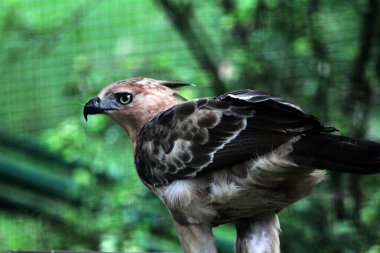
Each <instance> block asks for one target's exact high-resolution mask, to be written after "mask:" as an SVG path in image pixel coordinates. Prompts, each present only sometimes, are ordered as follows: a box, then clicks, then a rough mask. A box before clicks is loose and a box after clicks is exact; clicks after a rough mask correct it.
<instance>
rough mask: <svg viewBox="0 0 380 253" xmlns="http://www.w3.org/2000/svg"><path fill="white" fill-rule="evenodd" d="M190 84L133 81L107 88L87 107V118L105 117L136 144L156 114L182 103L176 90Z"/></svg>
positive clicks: (146, 79) (121, 82)
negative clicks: (118, 126)
mask: <svg viewBox="0 0 380 253" xmlns="http://www.w3.org/2000/svg"><path fill="white" fill-rule="evenodd" d="M187 85H190V84H187V83H180V82H168V81H160V80H154V79H149V78H133V79H128V80H123V81H118V82H115V83H112V84H110V85H108V86H106V87H105V88H104V89H103V90H101V91H100V92H99V94H98V95H97V96H96V97H95V98H92V99H90V100H89V101H88V102H87V103H86V104H85V106H84V109H83V116H84V118H85V119H86V120H87V116H88V115H92V114H105V115H107V116H109V117H110V118H112V119H113V120H114V121H116V122H117V123H118V124H119V125H120V126H121V127H123V128H124V129H125V130H126V131H127V133H128V135H129V136H130V138H131V140H132V142H133V143H134V142H135V141H136V138H137V135H138V132H139V131H140V129H141V128H142V126H143V125H144V124H145V123H146V122H147V121H149V120H150V119H151V118H152V117H153V116H154V115H155V114H156V113H158V112H160V111H163V110H165V109H167V108H169V107H171V106H173V105H175V104H177V103H178V101H177V100H176V96H177V97H180V98H181V96H179V95H178V94H177V92H176V91H175V90H173V88H178V87H182V86H187Z"/></svg>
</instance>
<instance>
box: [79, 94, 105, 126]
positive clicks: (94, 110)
mask: <svg viewBox="0 0 380 253" xmlns="http://www.w3.org/2000/svg"><path fill="white" fill-rule="evenodd" d="M103 111H104V110H103V108H101V106H100V98H98V97H96V98H93V99H90V100H89V101H88V102H87V103H86V104H85V105H84V108H83V116H84V119H85V120H86V121H87V115H93V114H99V113H102V112H103Z"/></svg>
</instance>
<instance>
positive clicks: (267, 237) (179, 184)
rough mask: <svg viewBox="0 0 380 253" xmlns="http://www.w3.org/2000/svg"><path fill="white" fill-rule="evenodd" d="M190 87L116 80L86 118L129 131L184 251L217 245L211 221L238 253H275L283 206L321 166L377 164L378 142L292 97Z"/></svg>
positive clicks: (349, 168)
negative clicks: (207, 92)
mask: <svg viewBox="0 0 380 253" xmlns="http://www.w3.org/2000/svg"><path fill="white" fill-rule="evenodd" d="M187 85H189V84H187V83H181V82H170V81H160V80H154V79H149V78H132V79H127V80H123V81H118V82H115V83H113V84H110V85H109V86H107V87H105V88H104V89H103V90H101V91H100V93H99V94H98V95H97V96H96V97H95V98H92V99H90V100H89V101H88V102H87V103H86V104H85V106H84V109H83V114H84V117H85V119H86V120H87V116H88V115H92V114H105V115H107V116H109V117H110V118H111V119H113V120H114V121H115V122H117V123H118V124H119V125H120V126H121V127H122V128H123V129H124V130H125V131H126V132H127V134H128V136H129V138H130V140H131V143H132V146H133V152H134V160H135V165H136V170H137V174H138V176H139V178H140V179H141V181H142V182H143V183H144V185H145V186H146V187H148V188H149V190H151V191H152V192H153V193H155V194H156V195H157V197H158V198H159V199H160V200H161V201H162V202H163V203H164V204H165V206H166V207H167V209H168V210H169V212H170V214H171V216H172V218H173V221H174V224H175V226H176V230H177V234H178V238H179V241H180V243H181V245H182V247H183V249H184V251H185V252H186V253H199V252H209V253H213V252H217V248H216V245H215V240H214V236H213V233H212V228H213V227H215V226H218V225H220V224H224V223H232V224H235V226H236V231H237V238H236V243H235V252H237V253H248V252H256V253H278V252H280V241H279V229H280V225H279V219H278V215H279V213H280V212H281V210H283V209H284V208H286V207H288V206H289V205H291V204H293V203H294V202H296V201H298V200H299V199H301V198H303V197H305V196H306V195H308V194H309V193H310V192H311V190H312V189H313V187H314V186H315V185H316V184H317V183H318V182H320V181H321V180H322V179H323V177H324V174H325V170H331V171H337V172H346V173H357V174H371V173H377V172H379V171H380V144H378V143H376V142H372V141H368V140H363V139H357V138H352V137H346V136H340V135H335V134H334V133H333V132H335V131H336V129H335V128H333V127H330V126H326V125H324V124H323V123H322V122H321V121H320V120H319V119H318V118H317V117H315V116H313V115H310V114H307V113H305V112H304V111H303V110H302V109H301V108H300V107H299V106H298V105H296V104H294V103H291V102H289V101H286V100H284V99H281V98H278V97H274V96H271V95H269V94H266V93H263V92H258V91H255V90H250V89H245V90H238V91H234V92H228V93H225V94H223V95H220V96H217V97H212V98H199V99H193V100H186V99H185V98H183V97H182V96H181V95H180V94H179V93H178V92H177V91H176V90H174V89H175V88H179V87H183V86H187ZM181 100H182V101H181ZM179 101H181V102H179Z"/></svg>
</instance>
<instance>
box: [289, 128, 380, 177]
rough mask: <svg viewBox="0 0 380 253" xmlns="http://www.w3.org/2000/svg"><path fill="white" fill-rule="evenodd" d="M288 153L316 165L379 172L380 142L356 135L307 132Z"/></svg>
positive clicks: (351, 170) (360, 171)
mask: <svg viewBox="0 0 380 253" xmlns="http://www.w3.org/2000/svg"><path fill="white" fill-rule="evenodd" d="M289 155H290V157H291V158H292V159H293V161H294V162H296V163H297V164H300V165H303V166H309V167H313V168H321V169H327V170H331V171H339V172H348V173H357V174H371V173H378V172H380V144H379V143H376V142H373V141H367V140H362V139H357V138H351V137H346V136H338V135H332V134H311V135H305V136H302V137H301V139H300V140H299V141H298V142H296V143H295V144H294V147H293V151H292V152H291V153H290V154H289Z"/></svg>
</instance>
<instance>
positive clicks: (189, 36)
mask: <svg viewBox="0 0 380 253" xmlns="http://www.w3.org/2000/svg"><path fill="white" fill-rule="evenodd" d="M157 2H158V3H159V4H160V5H161V6H162V7H163V10H164V11H165V13H166V15H167V16H168V17H169V19H170V21H171V22H172V24H173V26H174V27H175V28H176V29H177V31H178V32H179V33H180V35H181V36H182V38H183V39H184V41H185V43H186V45H187V47H188V49H189V50H190V51H191V53H192V54H193V55H194V57H195V60H196V61H197V62H198V65H199V66H200V67H201V68H202V69H203V70H205V71H206V72H207V73H208V75H209V76H210V78H211V80H212V84H213V85H212V87H213V90H214V93H215V94H221V93H224V92H225V91H226V88H225V84H224V83H223V81H222V80H221V79H220V77H219V74H218V67H217V65H216V64H215V63H214V62H213V60H212V58H211V55H210V54H209V52H207V50H206V47H205V45H204V43H203V41H205V40H207V38H200V37H198V34H197V33H196V32H195V30H194V28H193V27H192V24H191V21H190V17H191V19H193V20H194V19H195V17H194V16H193V15H192V6H191V4H190V3H188V4H186V5H185V4H184V5H182V6H178V5H176V4H174V3H173V2H171V1H170V0H157ZM203 36H205V34H203Z"/></svg>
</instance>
